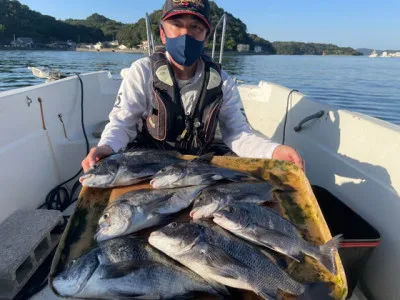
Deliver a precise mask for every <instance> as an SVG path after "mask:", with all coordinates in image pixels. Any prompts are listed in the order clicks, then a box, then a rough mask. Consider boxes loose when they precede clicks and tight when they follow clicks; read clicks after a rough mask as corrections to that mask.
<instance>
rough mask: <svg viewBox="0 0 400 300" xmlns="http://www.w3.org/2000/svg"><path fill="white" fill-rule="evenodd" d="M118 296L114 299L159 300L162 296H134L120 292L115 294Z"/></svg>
mask: <svg viewBox="0 0 400 300" xmlns="http://www.w3.org/2000/svg"><path fill="white" fill-rule="evenodd" d="M115 293H116V295H114V296H113V299H116V300H158V299H160V296H155V295H145V294H134V293H129V294H128V293H121V292H120V291H116V292H115Z"/></svg>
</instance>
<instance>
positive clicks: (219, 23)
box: [211, 14, 228, 64]
mask: <svg viewBox="0 0 400 300" xmlns="http://www.w3.org/2000/svg"><path fill="white" fill-rule="evenodd" d="M227 19H228V17H227V15H226V14H223V16H222V17H221V19H220V20H219V22H218V24H217V25H216V26H215V29H214V40H213V47H212V54H211V57H212V58H213V59H214V57H215V45H216V43H217V31H218V27H220V26H221V24H222V37H221V49H220V52H219V63H220V64H222V58H223V56H224V46H225V34H226V22H227Z"/></svg>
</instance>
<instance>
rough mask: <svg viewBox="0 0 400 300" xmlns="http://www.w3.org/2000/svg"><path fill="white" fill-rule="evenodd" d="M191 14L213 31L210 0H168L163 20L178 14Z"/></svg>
mask: <svg viewBox="0 0 400 300" xmlns="http://www.w3.org/2000/svg"><path fill="white" fill-rule="evenodd" d="M181 14H190V15H194V16H196V17H198V18H199V19H201V20H202V21H203V22H204V23H205V24H206V25H207V26H208V29H209V30H210V32H211V24H210V23H211V22H210V3H209V2H208V0H166V1H165V4H164V9H163V15H162V20H163V21H164V20H166V19H168V18H171V17H173V16H176V15H181Z"/></svg>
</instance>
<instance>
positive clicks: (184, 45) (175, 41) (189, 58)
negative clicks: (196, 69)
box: [165, 34, 204, 67]
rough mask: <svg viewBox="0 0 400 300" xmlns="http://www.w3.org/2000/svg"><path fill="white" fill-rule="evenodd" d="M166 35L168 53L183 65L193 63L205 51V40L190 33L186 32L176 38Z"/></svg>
mask: <svg viewBox="0 0 400 300" xmlns="http://www.w3.org/2000/svg"><path fill="white" fill-rule="evenodd" d="M165 37H166V39H167V46H166V49H167V51H168V53H169V54H170V55H171V57H172V58H173V59H174V61H176V62H177V63H178V64H180V65H181V66H188V67H189V66H191V65H193V64H194V63H195V62H196V60H198V59H199V58H200V56H201V54H202V53H203V50H204V41H198V40H196V39H195V38H192V37H191V36H190V35H187V34H184V35H181V36H179V37H176V38H169V37H167V36H165Z"/></svg>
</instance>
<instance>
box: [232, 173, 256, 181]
mask: <svg viewBox="0 0 400 300" xmlns="http://www.w3.org/2000/svg"><path fill="white" fill-rule="evenodd" d="M251 178H253V177H252V176H251V175H247V174H244V173H243V174H239V173H236V174H232V176H229V177H227V178H226V179H228V180H230V181H232V182H240V181H242V179H251Z"/></svg>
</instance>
